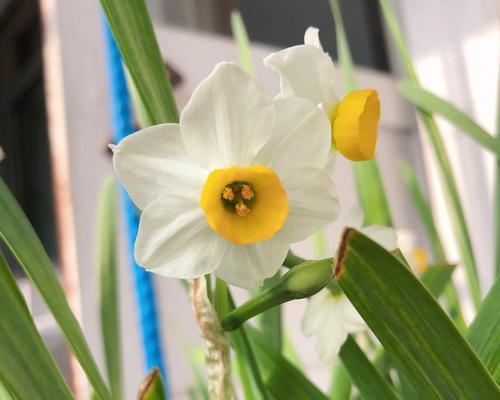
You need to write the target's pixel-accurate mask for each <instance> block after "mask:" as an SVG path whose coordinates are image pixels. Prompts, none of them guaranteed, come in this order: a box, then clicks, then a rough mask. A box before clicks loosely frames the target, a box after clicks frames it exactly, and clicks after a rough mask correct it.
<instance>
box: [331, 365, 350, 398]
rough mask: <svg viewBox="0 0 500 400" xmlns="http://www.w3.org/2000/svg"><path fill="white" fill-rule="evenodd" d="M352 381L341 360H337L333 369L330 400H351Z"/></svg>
mask: <svg viewBox="0 0 500 400" xmlns="http://www.w3.org/2000/svg"><path fill="white" fill-rule="evenodd" d="M351 390H352V381H351V377H350V376H349V373H348V372H347V370H346V369H345V367H344V364H343V363H342V361H341V360H337V363H336V365H335V367H333V369H332V378H331V382H330V393H329V394H330V400H349V399H350V398H351Z"/></svg>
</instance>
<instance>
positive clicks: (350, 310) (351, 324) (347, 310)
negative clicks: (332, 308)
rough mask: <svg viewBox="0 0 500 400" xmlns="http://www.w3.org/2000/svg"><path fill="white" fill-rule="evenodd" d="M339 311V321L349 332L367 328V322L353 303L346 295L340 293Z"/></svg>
mask: <svg viewBox="0 0 500 400" xmlns="http://www.w3.org/2000/svg"><path fill="white" fill-rule="evenodd" d="M337 312H338V315H339V323H340V324H342V326H343V327H344V329H345V331H346V332H348V333H355V332H360V331H363V330H365V329H366V323H365V321H364V320H363V318H362V317H361V315H360V314H359V313H358V310H356V309H355V308H354V306H353V305H352V303H351V302H350V301H349V299H348V298H347V297H346V296H345V295H343V294H342V295H340V299H339V300H338V303H337Z"/></svg>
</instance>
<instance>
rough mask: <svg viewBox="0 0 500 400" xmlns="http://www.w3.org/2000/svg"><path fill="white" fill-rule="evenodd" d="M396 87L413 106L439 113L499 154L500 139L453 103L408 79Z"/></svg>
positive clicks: (430, 112) (485, 146) (431, 112)
mask: <svg viewBox="0 0 500 400" xmlns="http://www.w3.org/2000/svg"><path fill="white" fill-rule="evenodd" d="M398 89H399V91H400V92H401V93H402V94H403V96H404V97H406V99H408V100H409V101H411V102H412V103H413V105H415V107H418V108H420V109H422V110H424V111H426V112H428V113H429V114H438V115H441V116H442V117H444V118H446V119H447V120H448V121H450V122H451V123H452V124H454V125H455V126H456V127H457V128H458V129H460V131H461V132H463V133H465V134H467V135H469V136H470V137H471V138H472V139H474V140H475V141H477V142H478V143H479V144H481V145H482V146H483V147H484V148H486V149H488V150H490V151H492V152H493V153H495V154H496V155H497V156H499V155H500V140H497V139H496V138H495V137H493V136H491V135H490V134H489V133H488V132H486V130H485V129H484V128H482V127H481V126H480V125H479V124H478V123H477V122H476V121H474V120H473V119H472V118H470V117H469V116H468V115H466V114H465V113H463V112H462V111H460V110H459V109H458V108H456V107H455V106H454V105H453V104H451V103H449V102H447V101H446V100H444V99H442V98H440V97H438V96H436V95H435V94H433V93H431V92H429V91H427V90H425V89H423V88H421V87H420V86H418V85H416V84H415V83H413V82H410V81H402V82H400V83H399V84H398Z"/></svg>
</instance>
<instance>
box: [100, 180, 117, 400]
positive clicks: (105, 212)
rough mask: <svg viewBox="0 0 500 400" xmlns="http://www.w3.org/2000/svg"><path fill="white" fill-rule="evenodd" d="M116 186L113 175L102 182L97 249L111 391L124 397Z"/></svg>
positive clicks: (102, 333)
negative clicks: (117, 269) (117, 253)
mask: <svg viewBox="0 0 500 400" xmlns="http://www.w3.org/2000/svg"><path fill="white" fill-rule="evenodd" d="M116 203H117V202H116V186H115V181H114V178H113V177H108V178H106V179H105V180H104V181H103V183H102V186H101V193H100V196H99V203H98V215H97V226H98V228H97V249H98V250H97V253H98V270H99V297H100V298H99V308H100V316H101V336H102V340H103V349H104V355H105V361H106V370H107V373H108V379H109V384H110V387H111V393H112V395H113V398H114V399H121V398H122V379H121V355H120V316H119V315H120V314H119V305H118V288H117V285H118V276H117V271H116V268H117V265H116V264H117V255H116V237H117V229H116V226H117V225H116V224H117V221H116V210H117V204H116Z"/></svg>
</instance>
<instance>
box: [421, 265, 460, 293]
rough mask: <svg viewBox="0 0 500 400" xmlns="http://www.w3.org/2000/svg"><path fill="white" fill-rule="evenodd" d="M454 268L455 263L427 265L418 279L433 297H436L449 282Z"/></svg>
mask: <svg viewBox="0 0 500 400" xmlns="http://www.w3.org/2000/svg"><path fill="white" fill-rule="evenodd" d="M454 270H455V265H449V264H442V265H429V266H428V267H427V269H426V270H425V272H424V273H423V274H422V276H421V277H420V281H421V282H422V283H423V284H424V286H425V287H426V288H427V290H429V292H431V294H432V295H433V296H434V297H435V298H438V297H439V296H440V295H441V293H443V291H444V288H445V287H446V285H447V284H448V283H449V282H450V280H451V275H453V271H454Z"/></svg>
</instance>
